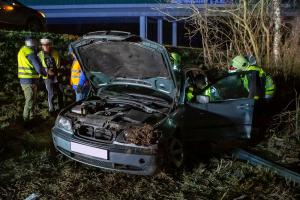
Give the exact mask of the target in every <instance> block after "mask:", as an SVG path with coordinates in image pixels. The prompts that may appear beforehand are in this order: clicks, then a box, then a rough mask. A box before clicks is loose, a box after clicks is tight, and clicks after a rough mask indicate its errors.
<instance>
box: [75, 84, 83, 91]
mask: <svg viewBox="0 0 300 200" xmlns="http://www.w3.org/2000/svg"><path fill="white" fill-rule="evenodd" d="M76 92H77V93H82V87H81V86H79V85H78V86H77V88H76Z"/></svg>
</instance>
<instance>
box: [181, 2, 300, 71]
mask: <svg viewBox="0 0 300 200" xmlns="http://www.w3.org/2000/svg"><path fill="white" fill-rule="evenodd" d="M274 3H276V0H261V1H254V0H241V1H240V2H239V3H237V4H230V5H227V6H224V7H213V6H211V5H206V6H204V7H201V8H199V7H198V6H196V5H191V6H189V8H188V9H190V10H191V13H192V14H191V15H190V16H189V17H185V18H181V19H179V20H184V21H185V22H186V23H187V24H188V26H186V29H187V36H188V37H194V36H195V35H196V34H198V33H200V35H201V39H202V47H203V54H204V59H205V60H204V62H205V64H206V65H208V66H214V67H224V66H227V62H228V60H229V59H230V58H232V57H233V56H234V55H237V54H251V55H253V56H255V58H256V60H257V64H258V65H261V66H264V67H265V68H270V67H273V66H279V68H277V69H280V70H281V71H282V70H284V71H287V72H291V70H294V69H295V66H296V64H299V63H298V62H299V61H297V56H295V55H296V53H297V52H299V51H298V50H299V43H298V42H295V40H298V37H299V33H300V30H299V27H298V28H296V26H300V25H299V23H298V24H297V23H294V25H295V27H294V28H293V29H292V30H290V31H292V32H291V33H289V34H281V31H282V30H286V29H285V28H284V26H282V25H281V24H280V23H281V21H280V19H278V17H280V12H279V11H278V4H276V5H275V4H274ZM277 3H278V2H277ZM276 6H277V8H276ZM275 8H276V9H275ZM275 19H276V20H275ZM275 58H276V59H275ZM275 61H276V62H275Z"/></svg>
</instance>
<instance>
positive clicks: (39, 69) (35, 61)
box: [27, 53, 47, 76]
mask: <svg viewBox="0 0 300 200" xmlns="http://www.w3.org/2000/svg"><path fill="white" fill-rule="evenodd" d="M27 58H28V60H29V61H30V62H31V64H32V65H33V67H34V69H35V70H36V71H37V73H38V74H41V75H43V76H47V72H46V70H45V68H44V67H43V66H42V63H41V61H40V59H39V58H38V57H37V56H36V55H35V54H33V53H32V54H29V55H28V56H27Z"/></svg>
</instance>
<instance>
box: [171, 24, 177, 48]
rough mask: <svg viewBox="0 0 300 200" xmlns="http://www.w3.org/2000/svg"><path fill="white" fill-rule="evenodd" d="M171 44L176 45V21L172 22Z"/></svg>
mask: <svg viewBox="0 0 300 200" xmlns="http://www.w3.org/2000/svg"><path fill="white" fill-rule="evenodd" d="M172 46H173V47H176V46H177V22H176V21H173V22H172Z"/></svg>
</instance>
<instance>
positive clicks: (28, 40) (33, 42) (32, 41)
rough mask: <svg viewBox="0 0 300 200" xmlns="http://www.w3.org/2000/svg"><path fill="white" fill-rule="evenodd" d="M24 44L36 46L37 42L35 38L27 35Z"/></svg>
mask: <svg viewBox="0 0 300 200" xmlns="http://www.w3.org/2000/svg"><path fill="white" fill-rule="evenodd" d="M25 45H26V46H27V47H37V46H38V42H37V40H36V39H35V38H32V37H28V38H26V39H25Z"/></svg>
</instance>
